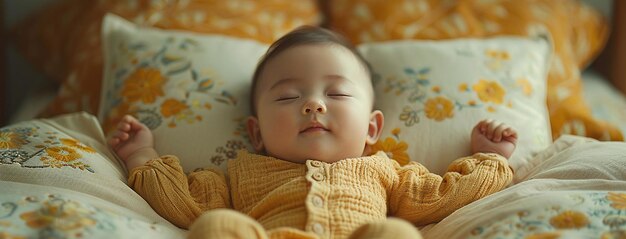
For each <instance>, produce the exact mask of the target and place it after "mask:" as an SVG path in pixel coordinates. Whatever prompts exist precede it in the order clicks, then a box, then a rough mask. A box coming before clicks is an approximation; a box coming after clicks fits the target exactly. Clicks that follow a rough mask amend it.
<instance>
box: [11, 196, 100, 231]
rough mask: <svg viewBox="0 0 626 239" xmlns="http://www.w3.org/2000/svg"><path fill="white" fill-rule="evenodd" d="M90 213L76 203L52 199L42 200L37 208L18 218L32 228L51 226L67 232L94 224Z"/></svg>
mask: <svg viewBox="0 0 626 239" xmlns="http://www.w3.org/2000/svg"><path fill="white" fill-rule="evenodd" d="M91 214H93V212H91V211H89V210H87V209H86V208H83V207H81V206H80V204H78V203H74V202H66V201H63V200H52V201H46V202H44V203H43V205H42V208H41V209H39V210H36V211H31V212H25V213H22V214H21V215H20V218H21V219H22V220H24V221H25V222H26V225H27V226H28V227H30V228H33V229H42V228H52V229H55V230H58V231H61V232H68V231H71V230H76V229H83V228H86V227H91V226H94V225H95V224H96V221H95V220H94V219H93V218H91V217H90V215H91Z"/></svg>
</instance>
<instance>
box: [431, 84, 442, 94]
mask: <svg viewBox="0 0 626 239" xmlns="http://www.w3.org/2000/svg"><path fill="white" fill-rule="evenodd" d="M432 90H433V92H435V93H439V92H441V87H439V86H437V85H436V86H433V88H432Z"/></svg>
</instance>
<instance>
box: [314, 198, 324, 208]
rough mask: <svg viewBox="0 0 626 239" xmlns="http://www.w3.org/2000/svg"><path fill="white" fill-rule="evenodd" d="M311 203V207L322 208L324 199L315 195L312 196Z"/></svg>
mask: <svg viewBox="0 0 626 239" xmlns="http://www.w3.org/2000/svg"><path fill="white" fill-rule="evenodd" d="M311 200H312V201H313V206H316V207H320V208H321V207H324V199H322V197H320V196H318V195H315V196H313V199H311Z"/></svg>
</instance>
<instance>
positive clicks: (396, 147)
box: [372, 137, 411, 165]
mask: <svg viewBox="0 0 626 239" xmlns="http://www.w3.org/2000/svg"><path fill="white" fill-rule="evenodd" d="M408 148H409V145H408V144H406V143H405V142H403V141H400V142H396V141H395V140H394V139H393V138H391V137H387V138H386V139H385V140H384V141H381V140H378V142H376V144H374V145H372V152H374V153H375V152H378V151H383V152H385V153H386V154H387V155H388V156H389V158H392V159H394V160H396V161H397V162H398V163H399V164H400V165H405V164H407V163H409V161H410V160H411V159H410V158H409V155H408V154H407V153H406V150H407V149H408Z"/></svg>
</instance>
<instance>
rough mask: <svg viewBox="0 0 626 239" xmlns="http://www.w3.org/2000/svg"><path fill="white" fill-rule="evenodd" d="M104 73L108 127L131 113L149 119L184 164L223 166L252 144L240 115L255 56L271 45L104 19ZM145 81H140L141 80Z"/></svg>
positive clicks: (159, 143)
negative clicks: (144, 26) (240, 150)
mask: <svg viewBox="0 0 626 239" xmlns="http://www.w3.org/2000/svg"><path fill="white" fill-rule="evenodd" d="M102 31H103V32H102V36H103V41H102V42H103V47H104V49H103V51H104V58H105V69H104V72H105V73H104V80H103V86H102V98H101V100H100V107H99V109H100V112H99V114H98V117H99V119H100V121H101V122H102V123H103V124H104V129H105V131H107V132H110V130H112V129H114V128H113V127H114V126H115V124H116V123H117V121H118V120H119V118H120V117H122V116H123V115H124V114H127V113H130V114H133V115H135V116H136V117H138V118H139V119H140V120H141V121H142V122H144V123H145V124H147V125H148V126H149V127H150V129H151V130H152V131H153V133H154V136H155V148H156V150H157V151H158V153H159V154H161V155H165V154H173V155H176V156H178V157H179V158H180V159H181V164H182V166H183V169H184V170H185V171H191V170H194V169H196V168H203V167H207V166H211V165H214V166H217V167H220V168H222V169H225V167H226V163H225V162H226V160H228V159H232V158H234V157H235V156H236V152H237V150H239V149H242V148H247V149H252V147H251V146H250V145H249V142H248V139H247V135H246V130H245V119H246V117H247V116H248V114H249V107H248V105H249V102H248V101H249V94H248V92H249V87H250V82H251V78H252V74H253V72H254V68H255V67H256V64H257V61H258V60H259V58H260V57H261V56H262V54H264V53H265V51H266V50H267V48H268V46H267V45H264V44H261V43H258V42H255V41H252V40H243V39H238V38H232V37H226V36H221V35H206V34H204V35H201V34H196V33H190V32H182V31H172V30H160V29H155V28H141V27H137V26H135V25H134V24H132V23H131V22H128V21H126V20H124V19H122V18H120V17H117V16H114V15H107V16H106V17H105V19H104V23H103V30H102ZM142 87H143V88H142Z"/></svg>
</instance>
